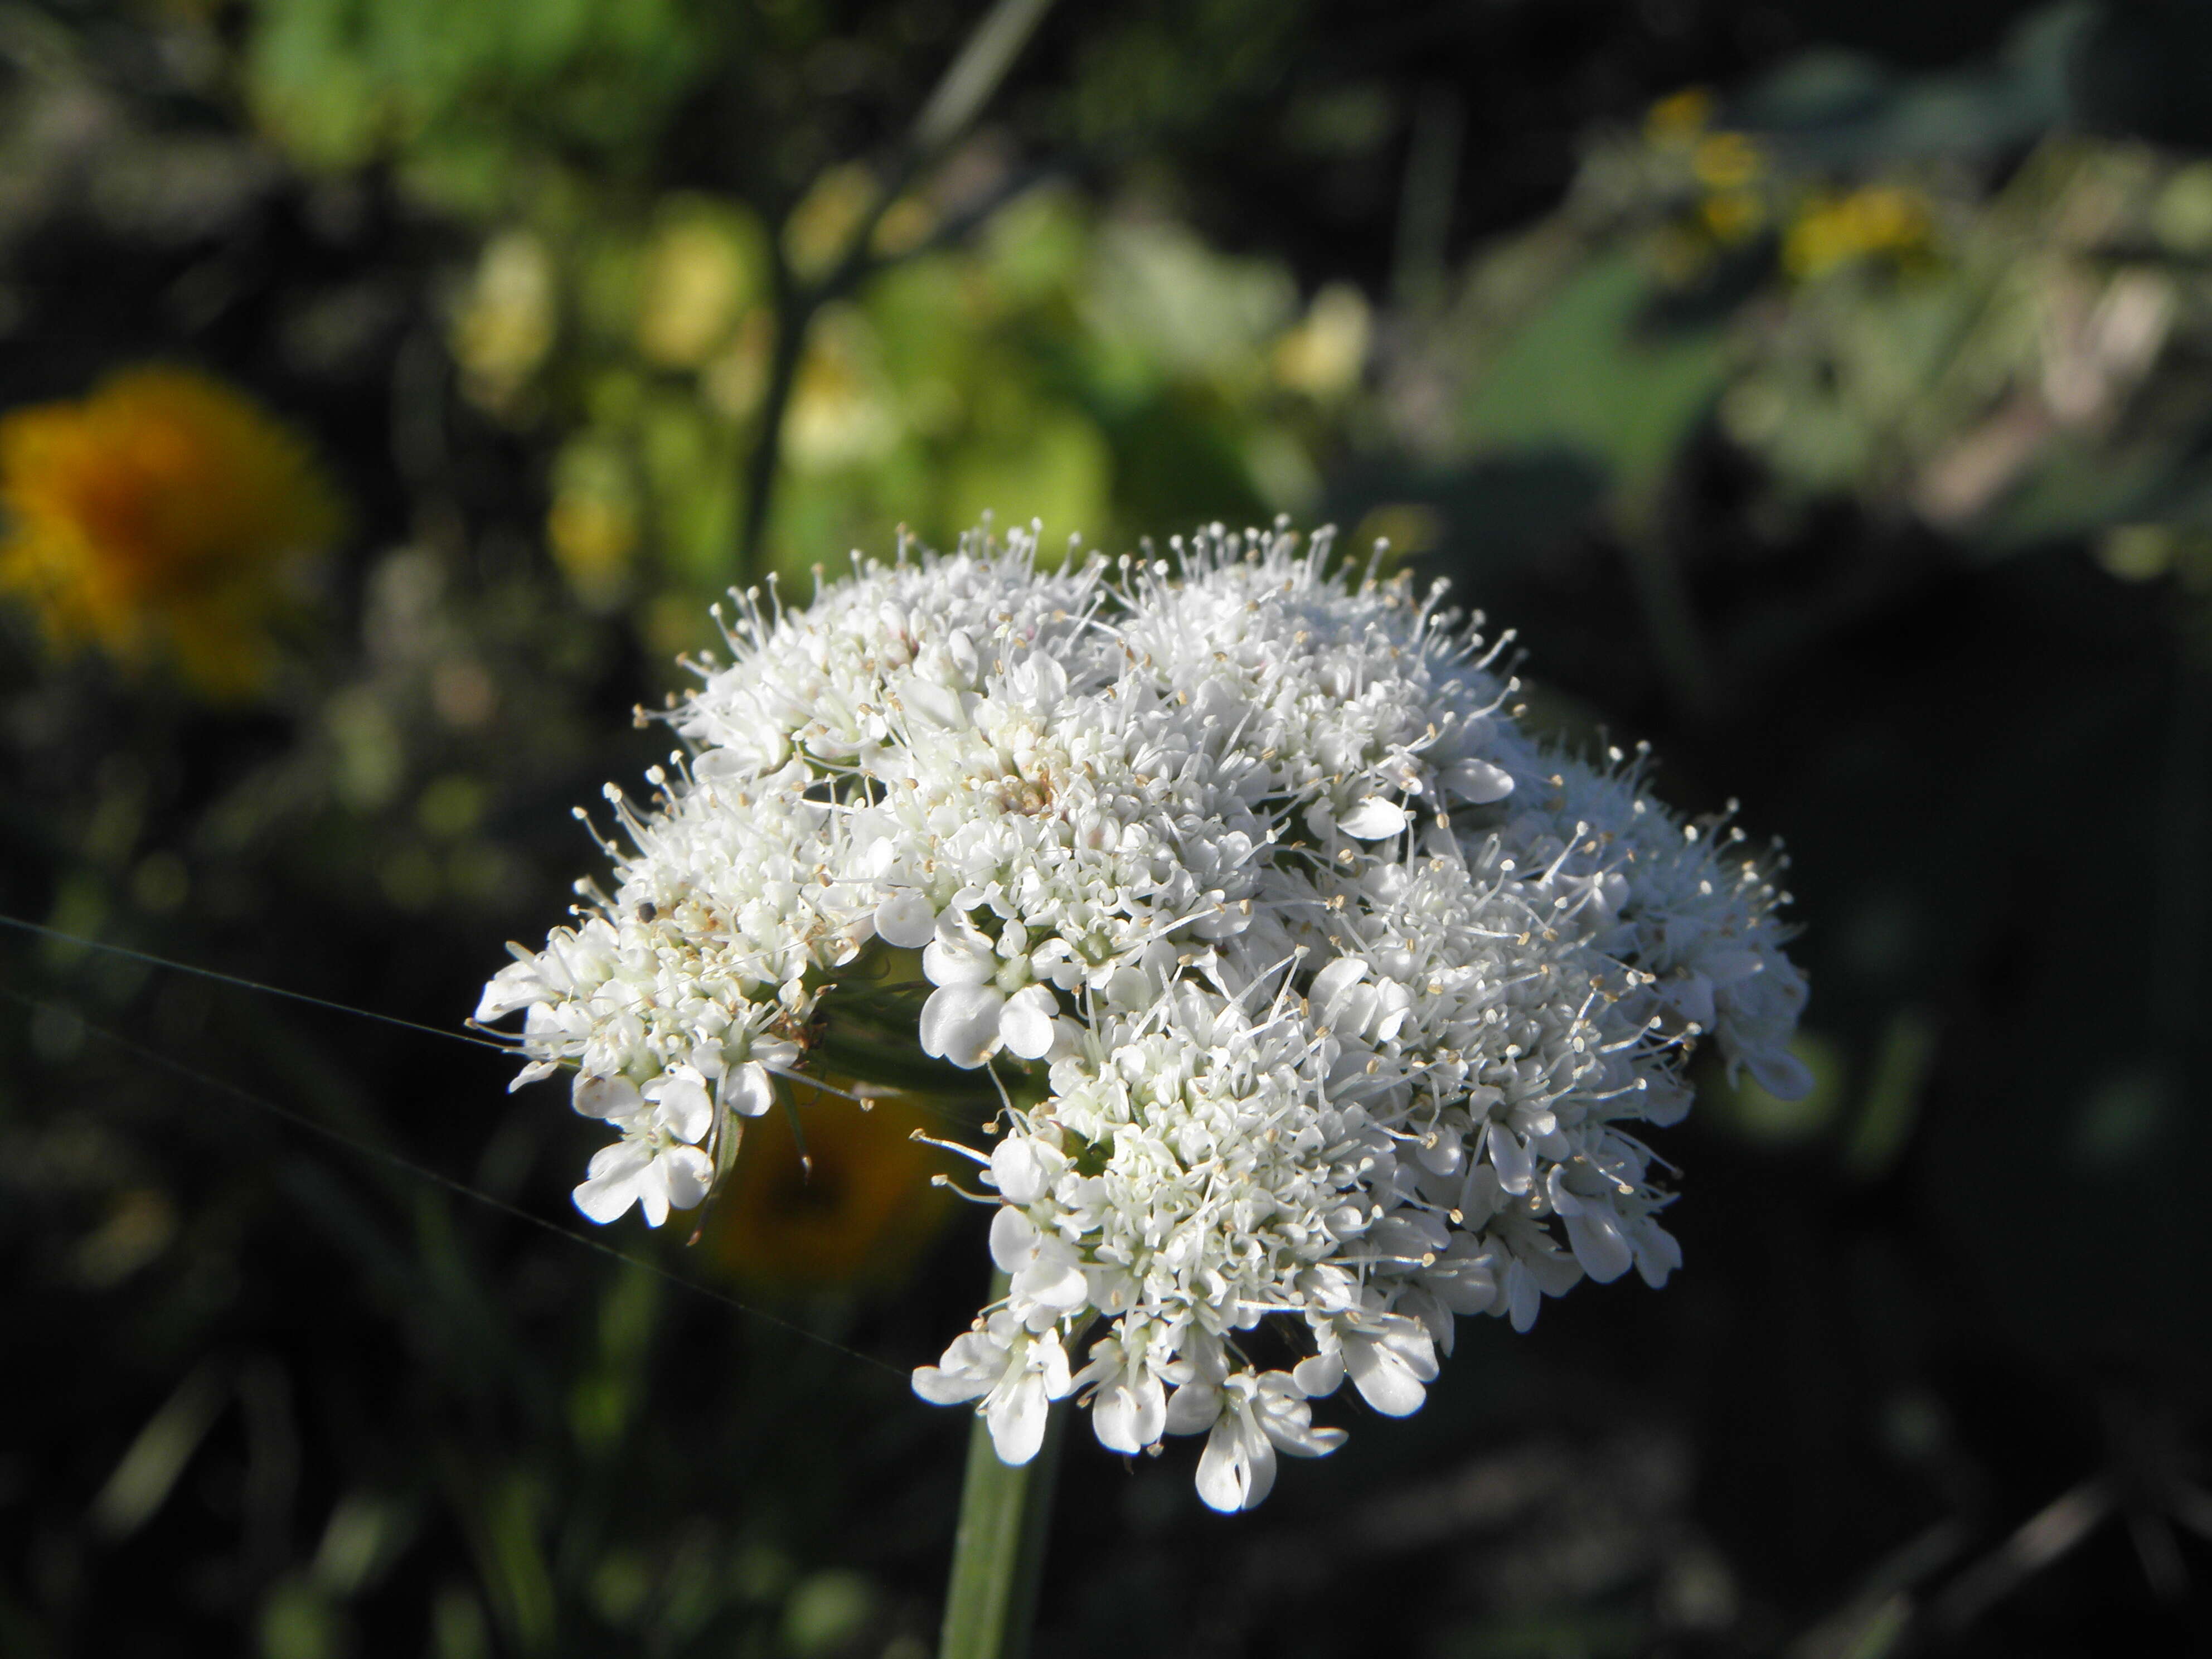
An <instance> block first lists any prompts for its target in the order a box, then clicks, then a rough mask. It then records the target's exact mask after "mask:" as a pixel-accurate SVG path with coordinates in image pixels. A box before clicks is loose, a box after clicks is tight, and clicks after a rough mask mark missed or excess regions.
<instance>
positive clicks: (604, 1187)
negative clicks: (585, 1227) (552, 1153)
mask: <svg viewBox="0 0 2212 1659" xmlns="http://www.w3.org/2000/svg"><path fill="white" fill-rule="evenodd" d="M637 1180H638V1171H637V1170H623V1172H622V1173H621V1174H619V1175H609V1176H597V1177H595V1178H594V1179H592V1180H590V1181H586V1182H584V1184H583V1185H582V1186H580V1187H579V1188H576V1190H575V1191H574V1193H573V1194H570V1196H571V1197H573V1198H574V1200H576V1207H577V1208H578V1209H580V1210H581V1211H582V1212H584V1214H585V1215H586V1218H589V1219H591V1220H593V1221H596V1222H598V1223H599V1225H601V1226H602V1227H604V1226H605V1225H607V1224H608V1223H609V1222H610V1221H614V1220H617V1219H618V1218H620V1217H621V1216H622V1214H623V1212H624V1211H626V1210H628V1209H629V1206H631V1205H633V1204H635V1202H636V1201H637Z"/></svg>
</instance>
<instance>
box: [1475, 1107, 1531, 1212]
mask: <svg viewBox="0 0 2212 1659" xmlns="http://www.w3.org/2000/svg"><path fill="white" fill-rule="evenodd" d="M1486 1139H1487V1141H1488V1145H1489V1147H1490V1161H1491V1163H1492V1164H1495V1165H1496V1166H1497V1169H1498V1185H1499V1186H1501V1187H1503V1188H1505V1190H1506V1191H1507V1192H1509V1193H1511V1194H1515V1195H1516V1197H1517V1196H1518V1195H1520V1194H1522V1193H1525V1192H1527V1191H1528V1188H1529V1187H1530V1186H1531V1185H1532V1184H1533V1183H1534V1179H1535V1172H1536V1164H1535V1160H1534V1158H1531V1157H1530V1156H1529V1155H1528V1147H1526V1146H1523V1145H1522V1142H1521V1137H1520V1136H1518V1135H1516V1134H1515V1133H1513V1131H1512V1130H1510V1129H1509V1128H1507V1127H1505V1126H1504V1124H1502V1123H1493V1124H1492V1125H1491V1126H1490V1131H1489V1134H1488V1136H1487V1137H1486Z"/></svg>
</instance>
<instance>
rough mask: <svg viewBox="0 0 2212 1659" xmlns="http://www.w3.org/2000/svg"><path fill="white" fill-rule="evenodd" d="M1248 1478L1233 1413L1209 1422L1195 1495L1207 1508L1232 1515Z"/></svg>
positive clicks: (1240, 1504)
mask: <svg viewBox="0 0 2212 1659" xmlns="http://www.w3.org/2000/svg"><path fill="white" fill-rule="evenodd" d="M1250 1482H1251V1471H1250V1469H1249V1468H1247V1467H1246V1465H1245V1462H1244V1459H1243V1447H1242V1446H1241V1445H1240V1443H1239V1442H1238V1439H1237V1419H1236V1418H1235V1417H1234V1416H1233V1415H1232V1416H1228V1417H1224V1418H1223V1419H1220V1421H1218V1422H1217V1423H1216V1424H1215V1425H1213V1432H1212V1434H1210V1435H1208V1436H1207V1437H1206V1449H1205V1450H1204V1451H1202V1452H1200V1454H1199V1457H1198V1479H1197V1486H1198V1495H1199V1496H1200V1498H1204V1499H1205V1500H1206V1507H1207V1508H1208V1509H1213V1510H1220V1511H1221V1512H1222V1513H1223V1514H1224V1515H1234V1514H1236V1513H1237V1510H1241V1509H1243V1507H1244V1498H1245V1494H1246V1493H1247V1492H1249V1491H1250V1490H1251V1485H1250Z"/></svg>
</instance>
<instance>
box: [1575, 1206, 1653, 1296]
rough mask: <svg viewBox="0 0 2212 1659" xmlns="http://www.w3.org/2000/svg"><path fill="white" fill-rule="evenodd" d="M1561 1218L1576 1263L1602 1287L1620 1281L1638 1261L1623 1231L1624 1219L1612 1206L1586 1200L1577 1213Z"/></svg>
mask: <svg viewBox="0 0 2212 1659" xmlns="http://www.w3.org/2000/svg"><path fill="white" fill-rule="evenodd" d="M1561 1218H1562V1219H1563V1220H1564V1221H1565V1223H1566V1228H1567V1243H1568V1245H1569V1247H1570V1248H1571V1249H1573V1251H1574V1253H1575V1260H1576V1261H1579V1262H1581V1263H1582V1264H1583V1272H1584V1273H1588V1274H1589V1276H1590V1277H1591V1278H1592V1279H1595V1280H1596V1281H1597V1282H1598V1283H1599V1284H1601V1285H1604V1284H1607V1283H1609V1282H1610V1281H1612V1280H1613V1279H1618V1278H1620V1276H1621V1274H1623V1273H1626V1272H1627V1271H1628V1269H1629V1267H1630V1264H1631V1263H1632V1262H1633V1261H1635V1260H1636V1252H1635V1250H1634V1249H1633V1248H1632V1247H1631V1246H1630V1244H1629V1242H1628V1235H1627V1234H1626V1233H1625V1232H1623V1231H1621V1226H1620V1217H1619V1216H1617V1215H1615V1214H1614V1213H1613V1206H1611V1205H1610V1204H1605V1203H1601V1202H1599V1201H1597V1200H1594V1199H1593V1200H1584V1201H1583V1204H1582V1205H1581V1206H1580V1207H1579V1208H1577V1210H1576V1211H1575V1212H1573V1213H1571V1214H1566V1213H1565V1212H1562V1217H1561Z"/></svg>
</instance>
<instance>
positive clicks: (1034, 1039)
mask: <svg viewBox="0 0 2212 1659" xmlns="http://www.w3.org/2000/svg"><path fill="white" fill-rule="evenodd" d="M1058 1012H1060V1008H1059V1005H1058V1004H1056V1003H1054V1001H1053V1000H1052V993H1051V992H1049V991H1048V990H1046V989H1045V988H1044V987H1042V985H1030V986H1024V987H1023V988H1022V989H1020V990H1018V991H1017V992H1015V993H1014V994H1013V995H1012V996H1011V997H1009V998H1008V999H1007V1000H1006V1009H1005V1011H1004V1012H1001V1013H1000V1016H999V1036H1000V1038H1001V1039H1003V1040H1004V1042H1006V1047H1007V1048H1011V1049H1012V1050H1013V1051H1014V1053H1016V1054H1019V1055H1020V1056H1021V1057H1022V1058H1023V1059H1024V1060H1042V1059H1043V1058H1044V1057H1045V1056H1046V1055H1047V1054H1050V1053H1051V1052H1052V1040H1053V1016H1054V1015H1055V1014H1057V1013H1058Z"/></svg>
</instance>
